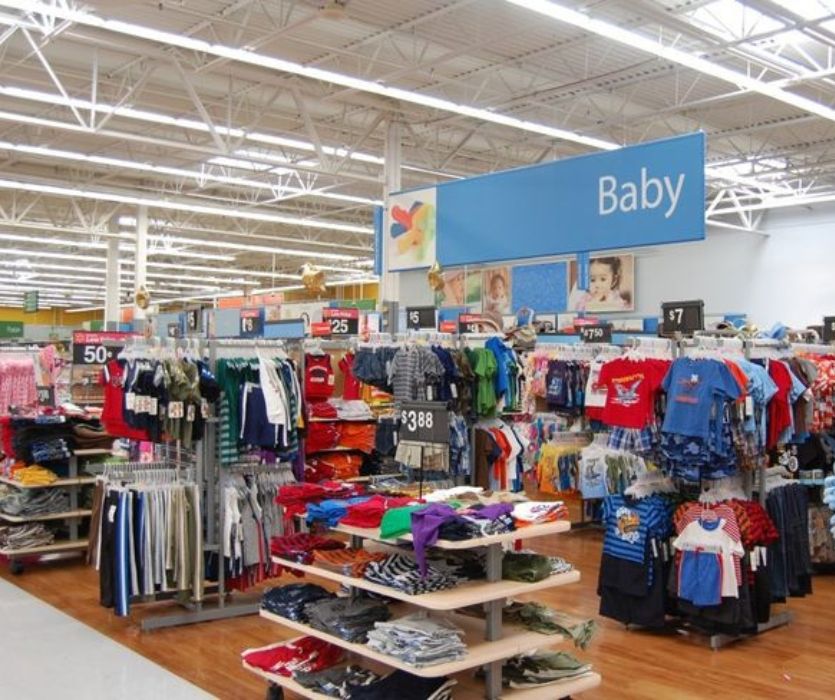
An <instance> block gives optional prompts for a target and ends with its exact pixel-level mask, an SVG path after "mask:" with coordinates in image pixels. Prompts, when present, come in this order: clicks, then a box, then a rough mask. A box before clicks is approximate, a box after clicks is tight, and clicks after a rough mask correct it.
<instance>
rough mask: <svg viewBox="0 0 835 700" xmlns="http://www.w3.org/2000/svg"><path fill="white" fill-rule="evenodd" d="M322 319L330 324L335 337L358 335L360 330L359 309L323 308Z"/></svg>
mask: <svg viewBox="0 0 835 700" xmlns="http://www.w3.org/2000/svg"><path fill="white" fill-rule="evenodd" d="M322 320H323V321H327V322H328V323H329V324H330V327H331V335H332V336H334V337H338V336H346V335H357V333H359V330H360V310H359V309H322Z"/></svg>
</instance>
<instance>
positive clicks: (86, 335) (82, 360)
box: [72, 331, 136, 365]
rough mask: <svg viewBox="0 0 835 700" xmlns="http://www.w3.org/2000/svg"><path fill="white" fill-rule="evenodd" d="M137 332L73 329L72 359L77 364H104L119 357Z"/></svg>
mask: <svg viewBox="0 0 835 700" xmlns="http://www.w3.org/2000/svg"><path fill="white" fill-rule="evenodd" d="M135 337H136V334H135V333H121V332H116V331H109V332H101V333H91V332H88V331H73V334H72V361H73V364H76V365H103V364H105V363H106V362H108V361H109V360H112V359H113V358H115V357H117V356H118V355H119V353H120V352H121V351H122V349H123V348H124V347H125V345H126V344H127V342H128V340H130V339H131V338H135Z"/></svg>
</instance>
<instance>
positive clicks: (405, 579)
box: [363, 554, 460, 595]
mask: <svg viewBox="0 0 835 700" xmlns="http://www.w3.org/2000/svg"><path fill="white" fill-rule="evenodd" d="M363 578H365V580H366V581H372V582H373V583H379V584H380V585H381V586H390V587H391V588H395V589H397V590H398V591H403V592H404V593H408V594H409V595H420V594H421V593H431V592H433V591H443V590H445V589H447V588H455V586H457V585H458V584H459V583H460V579H459V578H457V577H455V576H452V575H450V574H446V573H444V572H442V571H440V570H438V569H435V568H432V567H427V569H426V574H425V575H421V573H420V571H419V570H418V565H417V562H415V560H414V559H412V558H410V557H408V556H406V555H404V554H389V555H388V556H386V557H385V558H384V559H382V560H381V561H372V562H370V563H369V564H368V566H366V567H365V573H364V574H363Z"/></svg>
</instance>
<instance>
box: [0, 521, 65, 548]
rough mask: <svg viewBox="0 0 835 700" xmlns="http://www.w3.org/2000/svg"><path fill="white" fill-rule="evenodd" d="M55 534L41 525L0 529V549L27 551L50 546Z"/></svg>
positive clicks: (34, 524) (31, 524) (33, 524)
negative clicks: (32, 548)
mask: <svg viewBox="0 0 835 700" xmlns="http://www.w3.org/2000/svg"><path fill="white" fill-rule="evenodd" d="M54 541H55V533H54V532H52V530H50V529H49V528H47V526H46V525H44V524H43V523H26V524H25V525H16V526H13V527H0V549H28V548H29V547H41V546H43V545H46V544H52V543H53V542H54Z"/></svg>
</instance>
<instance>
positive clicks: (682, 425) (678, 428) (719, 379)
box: [662, 357, 740, 440]
mask: <svg viewBox="0 0 835 700" xmlns="http://www.w3.org/2000/svg"><path fill="white" fill-rule="evenodd" d="M662 386H663V388H664V391H666V392H667V410H666V414H665V416H664V425H663V428H662V429H663V431H664V432H665V433H676V434H678V435H689V436H691V437H700V438H703V439H705V440H706V439H707V438H708V437H709V436H710V422H711V417H712V416H713V415H714V405H715V404H716V405H717V411H718V409H719V408H721V405H719V404H721V402H722V401H732V400H735V399H737V398H739V396H740V389H739V385H738V384H737V383H736V380H735V379H734V377H733V375H732V374H731V371H730V370H729V369H728V368H727V367H726V366H725V363H724V362H719V361H718V360H702V359H699V360H695V359H693V358H690V357H681V358H679V359H677V360H676V361H675V362H673V364H672V366H671V367H670V371H669V372H667V376H666V377H664V382H663V383H662Z"/></svg>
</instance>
